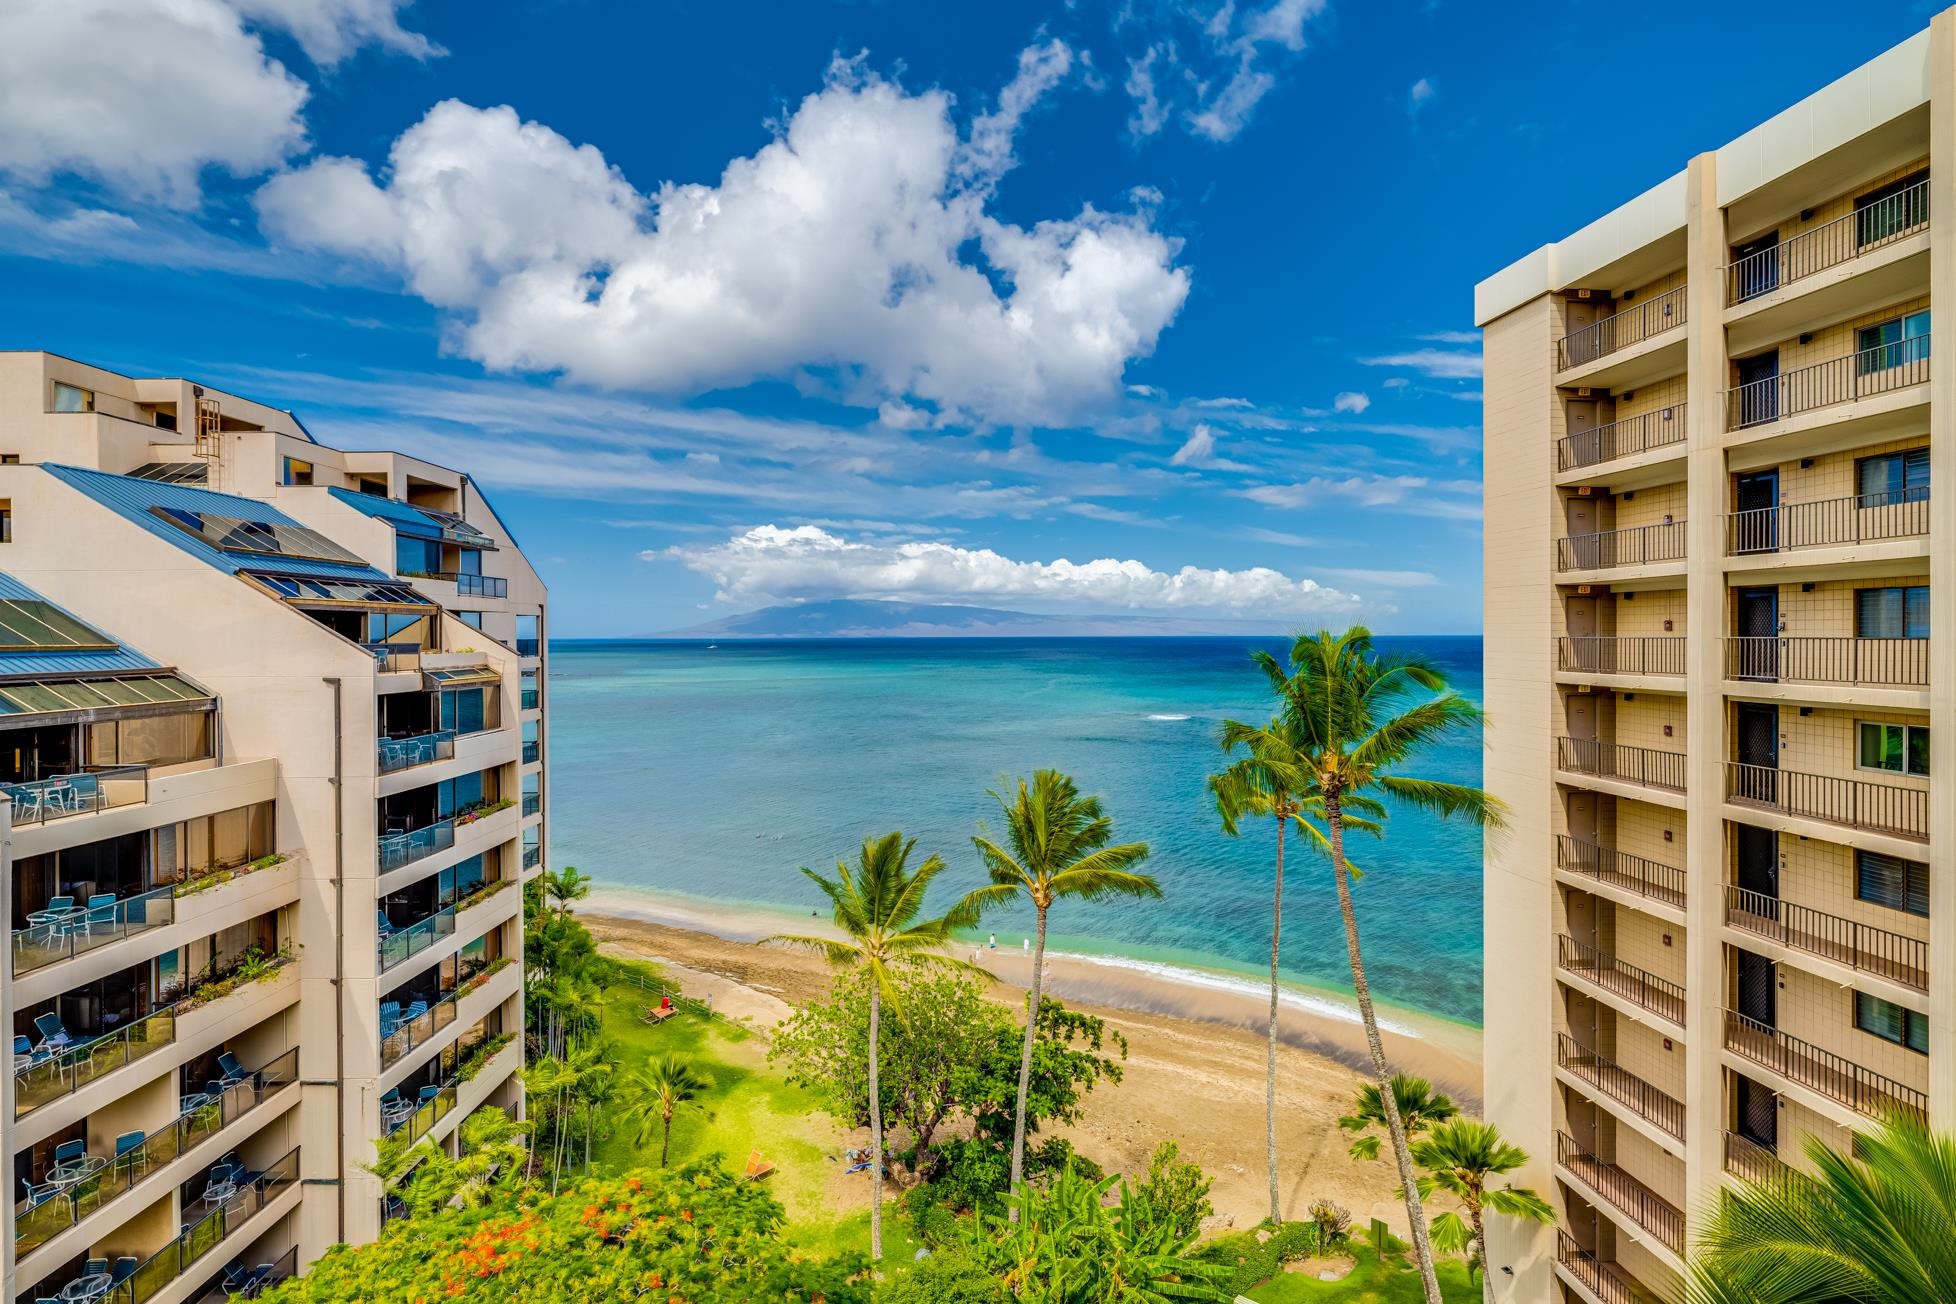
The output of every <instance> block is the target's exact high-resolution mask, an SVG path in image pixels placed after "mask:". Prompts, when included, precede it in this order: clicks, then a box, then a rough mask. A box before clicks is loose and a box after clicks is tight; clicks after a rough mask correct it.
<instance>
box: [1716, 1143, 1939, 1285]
mask: <svg viewBox="0 0 1956 1304" xmlns="http://www.w3.org/2000/svg"><path fill="white" fill-rule="evenodd" d="M1806 1155H1807V1159H1808V1162H1809V1163H1810V1165H1811V1166H1812V1170H1813V1171H1812V1172H1811V1173H1810V1174H1808V1173H1798V1174H1796V1173H1795V1172H1793V1171H1792V1170H1788V1171H1787V1172H1786V1173H1785V1174H1783V1175H1782V1176H1781V1177H1779V1178H1778V1179H1777V1180H1774V1181H1771V1182H1767V1183H1764V1184H1757V1185H1746V1186H1741V1187H1739V1188H1738V1189H1736V1190H1731V1191H1728V1192H1726V1194H1725V1197H1724V1198H1723V1199H1722V1200H1720V1201H1718V1203H1717V1204H1715V1205H1713V1206H1710V1207H1708V1208H1707V1210H1706V1217H1705V1221H1704V1225H1703V1228H1702V1230H1700V1231H1699V1233H1698V1238H1697V1239H1698V1243H1697V1246H1696V1247H1695V1249H1694V1251H1693V1253H1692V1256H1691V1277H1690V1281H1689V1284H1688V1286H1687V1287H1686V1290H1685V1292H1684V1294H1683V1298H1684V1299H1685V1300H1688V1301H1690V1302H1691V1304H1807V1302H1808V1301H1823V1300H1854V1301H1855V1302H1856V1304H1913V1302H1914V1301H1917V1300H1956V1137H1952V1136H1950V1135H1949V1134H1947V1133H1941V1134H1935V1133H1931V1132H1930V1131H1929V1130H1928V1128H1927V1127H1926V1126H1925V1125H1924V1124H1923V1123H1922V1122H1921V1120H1920V1119H1918V1118H1916V1117H1914V1116H1913V1115H1910V1114H1905V1113H1900V1112H1897V1113H1896V1114H1894V1115H1892V1116H1891V1117H1890V1118H1889V1119H1888V1120H1887V1122H1886V1123H1885V1124H1884V1125H1883V1126H1882V1127H1881V1128H1880V1129H1879V1130H1877V1131H1874V1132H1868V1133H1862V1134H1860V1135H1858V1136H1857V1137H1856V1138H1855V1144H1854V1153H1853V1154H1851V1155H1850V1154H1842V1153H1841V1152H1839V1151H1837V1150H1831V1149H1829V1148H1828V1147H1827V1146H1826V1145H1824V1144H1822V1143H1821V1142H1820V1141H1819V1140H1818V1139H1817V1138H1813V1137H1809V1138H1808V1140H1807V1144H1806Z"/></svg>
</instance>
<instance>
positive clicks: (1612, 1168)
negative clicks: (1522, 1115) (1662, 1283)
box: [1555, 1132, 1684, 1254]
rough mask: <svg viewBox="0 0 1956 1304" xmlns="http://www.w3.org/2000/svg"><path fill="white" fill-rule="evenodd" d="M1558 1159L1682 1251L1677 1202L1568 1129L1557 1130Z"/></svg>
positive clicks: (1681, 1222)
mask: <svg viewBox="0 0 1956 1304" xmlns="http://www.w3.org/2000/svg"><path fill="white" fill-rule="evenodd" d="M1555 1162H1556V1163H1558V1164H1561V1165H1562V1167H1564V1168H1565V1169H1567V1170H1568V1171H1569V1172H1571V1173H1573V1174H1575V1176H1576V1177H1578V1178H1580V1179H1581V1180H1582V1181H1583V1182H1586V1183H1587V1184H1588V1185H1589V1189H1590V1190H1592V1191H1594V1192H1596V1194H1598V1195H1600V1196H1602V1197H1603V1198H1604V1199H1605V1200H1607V1201H1609V1202H1610V1203H1611V1204H1612V1205H1615V1206H1616V1208H1617V1209H1618V1210H1620V1211H1621V1212H1623V1213H1625V1214H1627V1215H1629V1217H1630V1220H1631V1221H1632V1222H1634V1223H1636V1224H1637V1226H1639V1227H1641V1228H1643V1229H1644V1230H1645V1231H1647V1232H1649V1233H1650V1234H1651V1235H1652V1236H1655V1237H1656V1238H1657V1239H1658V1240H1660V1241H1662V1242H1663V1243H1664V1244H1665V1246H1666V1247H1668V1248H1669V1249H1670V1250H1671V1252H1672V1253H1673V1254H1676V1253H1680V1252H1682V1251H1683V1249H1684V1214H1683V1213H1682V1212H1680V1211H1679V1209H1678V1207H1677V1206H1676V1205H1674V1204H1672V1203H1671V1202H1670V1201H1669V1200H1666V1199H1665V1198H1664V1197H1663V1196H1661V1195H1659V1194H1658V1193H1657V1192H1655V1191H1653V1190H1651V1189H1650V1188H1649V1187H1648V1186H1645V1185H1644V1184H1643V1183H1642V1182H1640V1181H1638V1180H1637V1179H1636V1178H1635V1177H1633V1176H1631V1175H1630V1173H1629V1171H1628V1170H1627V1169H1624V1168H1620V1167H1618V1166H1617V1165H1616V1164H1613V1163H1609V1162H1607V1161H1605V1160H1602V1159H1598V1158H1597V1157H1596V1156H1595V1155H1592V1154H1590V1153H1589V1151H1587V1150H1585V1149H1584V1148H1583V1147H1582V1144H1581V1143H1580V1142H1578V1141H1577V1140H1576V1139H1575V1138H1574V1137H1572V1136H1570V1135H1569V1134H1568V1133H1567V1132H1557V1133H1556V1134H1555Z"/></svg>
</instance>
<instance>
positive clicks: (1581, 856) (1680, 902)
mask: <svg viewBox="0 0 1956 1304" xmlns="http://www.w3.org/2000/svg"><path fill="white" fill-rule="evenodd" d="M1555 865H1556V868H1557V869H1562V870H1567V871H1568V872H1569V873H1572V874H1581V875H1583V876H1584V877H1585V878H1591V879H1595V880H1596V881H1597V882H1599V883H1608V884H1611V885H1613V886H1616V887H1622V888H1628V889H1629V890H1630V891H1632V892H1635V893H1636V894H1637V895H1639V896H1646V897H1650V898H1652V899H1653V900H1656V901H1662V902H1664V903H1665V904H1666V905H1673V906H1677V907H1678V908H1679V909H1683V907H1684V871H1683V870H1681V869H1676V868H1673V867H1672V866H1670V865H1660V864H1658V863H1657V862H1656V861H1654V860H1645V859H1644V858H1643V857H1642V856H1633V855H1630V854H1629V853H1628V852H1623V851H1617V850H1615V849H1614V848H1611V847H1601V846H1598V845H1596V844H1595V843H1593V842H1584V841H1583V840H1582V839H1580V838H1574V837H1571V836H1569V835H1568V834H1567V833H1559V834H1557V835H1556V838H1555Z"/></svg>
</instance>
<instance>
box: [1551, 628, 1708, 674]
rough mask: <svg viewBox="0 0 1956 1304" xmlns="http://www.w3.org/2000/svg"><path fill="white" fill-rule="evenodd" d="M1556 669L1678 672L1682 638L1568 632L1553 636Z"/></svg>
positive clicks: (1582, 671) (1649, 672)
mask: <svg viewBox="0 0 1956 1304" xmlns="http://www.w3.org/2000/svg"><path fill="white" fill-rule="evenodd" d="M1555 665H1556V669H1558V670H1561V671H1565V672H1567V673H1571V674H1588V675H1681V674H1683V673H1684V638H1683V636H1682V635H1678V634H1671V635H1661V636H1656V637H1652V636H1647V635H1646V636H1638V637H1607V636H1603V635H1593V634H1571V635H1568V636H1566V637H1563V638H1558V639H1557V640H1555Z"/></svg>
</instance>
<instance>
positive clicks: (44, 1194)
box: [20, 1177, 61, 1209]
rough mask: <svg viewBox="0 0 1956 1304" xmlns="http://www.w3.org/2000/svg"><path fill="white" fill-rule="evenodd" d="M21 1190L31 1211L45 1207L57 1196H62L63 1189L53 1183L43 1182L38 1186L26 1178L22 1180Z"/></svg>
mask: <svg viewBox="0 0 1956 1304" xmlns="http://www.w3.org/2000/svg"><path fill="white" fill-rule="evenodd" d="M20 1189H21V1191H22V1193H23V1196H24V1198H25V1199H26V1201H27V1207H28V1208H30V1209H33V1208H37V1207H39V1206H40V1205H44V1204H46V1203H47V1202H48V1201H49V1200H52V1199H53V1198H54V1197H55V1196H57V1195H59V1194H61V1188H60V1187H58V1186H56V1185H55V1184H54V1183H53V1182H42V1183H40V1184H39V1185H38V1186H37V1185H35V1184H34V1183H33V1182H30V1181H28V1180H27V1179H26V1178H25V1177H23V1178H21V1179H20Z"/></svg>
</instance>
